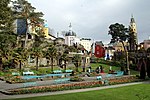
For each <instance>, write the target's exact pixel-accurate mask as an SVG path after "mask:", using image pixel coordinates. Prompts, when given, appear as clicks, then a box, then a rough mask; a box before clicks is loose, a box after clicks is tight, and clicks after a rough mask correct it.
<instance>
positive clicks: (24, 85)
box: [23, 82, 37, 87]
mask: <svg viewBox="0 0 150 100" xmlns="http://www.w3.org/2000/svg"><path fill="white" fill-rule="evenodd" d="M31 86H37V83H36V82H26V83H23V87H31Z"/></svg>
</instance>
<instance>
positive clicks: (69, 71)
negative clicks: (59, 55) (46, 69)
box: [65, 70, 73, 73]
mask: <svg viewBox="0 0 150 100" xmlns="http://www.w3.org/2000/svg"><path fill="white" fill-rule="evenodd" d="M72 71H73V70H65V72H66V73H72Z"/></svg>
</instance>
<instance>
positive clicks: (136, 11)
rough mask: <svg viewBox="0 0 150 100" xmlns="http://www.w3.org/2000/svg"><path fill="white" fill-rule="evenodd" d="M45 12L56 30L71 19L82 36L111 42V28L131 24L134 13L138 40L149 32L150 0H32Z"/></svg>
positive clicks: (141, 39) (35, 5)
mask: <svg viewBox="0 0 150 100" xmlns="http://www.w3.org/2000/svg"><path fill="white" fill-rule="evenodd" d="M29 2H31V3H32V4H33V6H34V7H36V8H37V9H38V10H39V11H42V12H43V13H44V14H45V16H44V18H45V19H46V20H47V21H48V24H49V27H50V28H53V29H54V30H55V32H58V31H63V30H65V31H67V30H68V25H69V23H70V22H71V23H72V26H73V30H74V31H75V32H76V33H77V35H78V36H79V37H81V38H82V37H87V38H91V39H94V40H102V41H103V42H105V43H109V41H110V36H109V35H108V27H109V25H110V24H113V23H116V22H118V23H122V24H124V25H125V26H126V27H128V25H129V22H130V18H131V14H133V15H134V17H135V20H136V22H137V28H138V29H137V30H138V38H139V41H143V40H144V39H148V36H149V35H150V31H149V29H150V21H149V20H150V17H149V16H150V12H149V9H150V1H149V0H124V1H123V0H30V1H29Z"/></svg>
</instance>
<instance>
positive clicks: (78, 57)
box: [72, 54, 82, 72]
mask: <svg viewBox="0 0 150 100" xmlns="http://www.w3.org/2000/svg"><path fill="white" fill-rule="evenodd" d="M72 61H73V63H74V65H75V67H76V72H78V71H79V70H78V67H79V66H80V65H81V61H82V58H81V55H79V54H76V55H74V56H73V58H72Z"/></svg>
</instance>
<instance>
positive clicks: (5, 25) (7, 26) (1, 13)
mask: <svg viewBox="0 0 150 100" xmlns="http://www.w3.org/2000/svg"><path fill="white" fill-rule="evenodd" d="M9 3H10V0H0V7H1V9H0V70H2V67H3V62H2V59H7V61H8V58H9V56H10V55H11V54H9V53H10V52H11V50H12V49H13V48H14V47H15V45H16V35H15V34H14V32H13V29H14V27H13V22H14V18H13V12H12V10H11V8H10V7H9V6H8V5H9Z"/></svg>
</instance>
